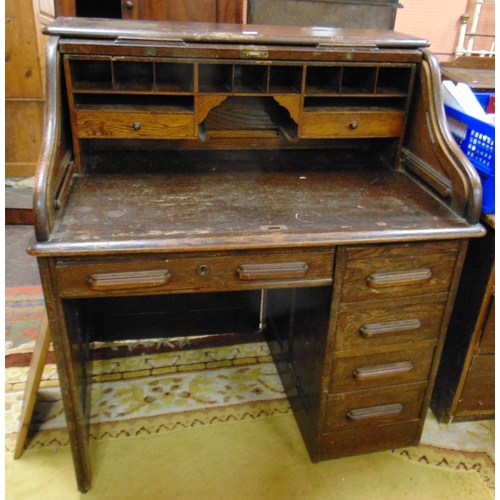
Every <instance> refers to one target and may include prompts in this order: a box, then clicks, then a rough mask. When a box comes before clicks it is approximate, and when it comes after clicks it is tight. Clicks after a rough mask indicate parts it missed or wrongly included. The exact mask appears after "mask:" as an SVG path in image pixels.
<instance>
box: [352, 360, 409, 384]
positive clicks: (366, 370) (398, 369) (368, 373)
mask: <svg viewBox="0 0 500 500" xmlns="http://www.w3.org/2000/svg"><path fill="white" fill-rule="evenodd" d="M412 370H413V364H412V362H411V361H399V362H397V363H389V364H387V365H376V366H361V367H360V368H356V369H355V370H354V371H353V372H352V374H353V376H354V378H355V379H356V380H369V379H374V378H385V377H393V376H396V375H401V374H402V373H408V372H411V371H412Z"/></svg>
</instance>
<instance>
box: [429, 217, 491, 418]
mask: <svg viewBox="0 0 500 500" xmlns="http://www.w3.org/2000/svg"><path fill="white" fill-rule="evenodd" d="M483 223H484V224H485V226H486V227H487V228H488V234H487V235H486V237H484V238H482V239H479V240H474V241H471V242H470V245H469V251H468V253H467V258H466V260H465V264H464V270H463V274H462V280H461V282H460V286H459V289H458V293H457V300H456V302H455V308H454V310H453V314H452V316H451V320H450V326H449V334H448V338H447V341H446V343H445V345H444V348H443V357H442V360H441V364H440V367H439V371H438V375H437V378H436V385H435V388H434V394H433V398H432V403H431V408H432V410H433V412H434V414H435V415H436V417H437V419H438V420H439V421H440V422H450V421H454V422H460V421H467V420H481V419H486V418H494V416H495V215H485V216H483Z"/></svg>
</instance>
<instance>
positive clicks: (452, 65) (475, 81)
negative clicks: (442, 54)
mask: <svg viewBox="0 0 500 500" xmlns="http://www.w3.org/2000/svg"><path fill="white" fill-rule="evenodd" d="M440 66H441V71H442V75H443V78H446V79H448V80H451V81H453V82H455V83H460V82H461V83H466V84H467V85H469V86H470V87H471V88H472V89H474V90H475V91H481V90H483V91H490V92H491V91H493V92H494V91H495V58H494V57H476V56H469V57H465V56H463V57H457V58H456V59H454V60H453V61H446V62H443V63H441V65H440Z"/></svg>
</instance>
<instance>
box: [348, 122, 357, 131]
mask: <svg viewBox="0 0 500 500" xmlns="http://www.w3.org/2000/svg"><path fill="white" fill-rule="evenodd" d="M349 128H350V129H351V130H356V129H357V128H358V123H357V122H355V121H352V122H351V123H349Z"/></svg>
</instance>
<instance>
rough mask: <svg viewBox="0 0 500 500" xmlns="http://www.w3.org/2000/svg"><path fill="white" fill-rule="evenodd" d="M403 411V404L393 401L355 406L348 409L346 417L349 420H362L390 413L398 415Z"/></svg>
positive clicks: (386, 415)
mask: <svg viewBox="0 0 500 500" xmlns="http://www.w3.org/2000/svg"><path fill="white" fill-rule="evenodd" d="M402 411H403V405H402V404H400V403H394V404H390V405H380V406H372V407H370V408H357V409H356V410H349V411H348V412H347V418H348V419H349V420H364V419H366V418H378V417H388V416H391V415H399V414H400V413H401V412H402Z"/></svg>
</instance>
